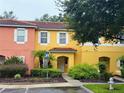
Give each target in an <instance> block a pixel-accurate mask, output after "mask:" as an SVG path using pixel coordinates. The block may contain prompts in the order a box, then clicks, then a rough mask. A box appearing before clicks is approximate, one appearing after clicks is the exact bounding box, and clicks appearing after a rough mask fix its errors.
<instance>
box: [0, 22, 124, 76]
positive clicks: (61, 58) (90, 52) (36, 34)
mask: <svg viewBox="0 0 124 93" xmlns="http://www.w3.org/2000/svg"><path fill="white" fill-rule="evenodd" d="M73 34H74V32H73V31H72V30H70V29H66V25H65V24H64V23H56V22H35V21H18V20H0V63H2V62H4V60H5V58H6V57H10V56H18V57H21V58H23V61H24V63H26V64H27V65H28V67H29V69H32V68H38V67H39V61H38V59H37V58H34V57H33V55H32V51H34V50H46V51H48V52H50V53H52V54H53V55H54V56H55V58H56V60H55V61H54V62H52V65H53V67H54V68H58V69H60V70H61V71H62V72H68V70H69V68H71V67H72V66H74V65H76V64H84V63H87V64H94V65H96V64H98V63H99V62H101V61H104V62H106V63H107V65H108V66H107V67H108V68H107V69H108V71H109V72H113V73H114V74H120V66H121V65H123V64H124V62H123V61H120V60H118V58H119V57H120V56H122V55H124V45H123V42H120V43H118V44H109V43H107V44H105V43H104V42H103V41H104V40H102V41H100V42H101V44H100V45H99V46H98V47H95V46H93V44H92V43H86V44H84V45H83V46H82V45H81V44H78V42H77V41H74V40H73V39H72V36H73Z"/></svg>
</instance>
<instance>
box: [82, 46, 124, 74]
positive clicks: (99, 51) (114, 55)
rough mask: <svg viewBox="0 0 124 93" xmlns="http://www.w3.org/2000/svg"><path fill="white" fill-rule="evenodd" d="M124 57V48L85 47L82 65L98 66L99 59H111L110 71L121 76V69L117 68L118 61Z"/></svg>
mask: <svg viewBox="0 0 124 93" xmlns="http://www.w3.org/2000/svg"><path fill="white" fill-rule="evenodd" d="M122 55H124V47H123V46H98V47H97V48H95V47H93V46H83V47H82V57H81V58H82V59H81V60H82V61H81V64H83V63H88V64H98V62H99V57H109V58H110V67H109V68H110V69H109V71H110V72H112V73H113V74H120V69H119V67H118V66H117V64H118V63H117V59H118V58H119V57H120V56H122Z"/></svg>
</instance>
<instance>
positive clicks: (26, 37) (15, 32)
mask: <svg viewBox="0 0 124 93" xmlns="http://www.w3.org/2000/svg"><path fill="white" fill-rule="evenodd" d="M18 29H23V30H24V31H25V37H24V41H23V42H19V41H17V31H18ZM14 41H15V42H16V43H17V44H25V43H26V42H27V41H28V30H27V29H25V28H17V29H15V31H14Z"/></svg>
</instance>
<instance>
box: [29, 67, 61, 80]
mask: <svg viewBox="0 0 124 93" xmlns="http://www.w3.org/2000/svg"><path fill="white" fill-rule="evenodd" d="M47 73H48V76H49V77H50V78H56V77H61V76H62V72H61V71H59V70H58V69H43V68H37V69H32V70H31V75H32V76H33V77H46V76H47Z"/></svg>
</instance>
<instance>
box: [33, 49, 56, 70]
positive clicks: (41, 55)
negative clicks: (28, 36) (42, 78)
mask: <svg viewBox="0 0 124 93" xmlns="http://www.w3.org/2000/svg"><path fill="white" fill-rule="evenodd" d="M46 52H47V51H46V50H38V51H33V55H34V57H38V58H39V62H40V67H43V65H44V64H43V63H44V59H45V56H46ZM54 60H55V57H54V56H53V55H52V54H49V56H48V64H47V67H49V68H51V67H52V64H51V62H52V61H54ZM45 68H46V67H45Z"/></svg>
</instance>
